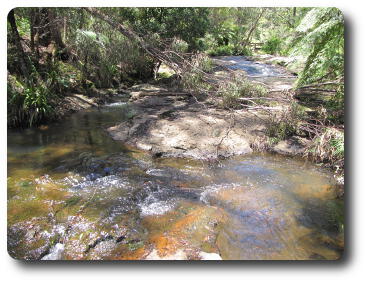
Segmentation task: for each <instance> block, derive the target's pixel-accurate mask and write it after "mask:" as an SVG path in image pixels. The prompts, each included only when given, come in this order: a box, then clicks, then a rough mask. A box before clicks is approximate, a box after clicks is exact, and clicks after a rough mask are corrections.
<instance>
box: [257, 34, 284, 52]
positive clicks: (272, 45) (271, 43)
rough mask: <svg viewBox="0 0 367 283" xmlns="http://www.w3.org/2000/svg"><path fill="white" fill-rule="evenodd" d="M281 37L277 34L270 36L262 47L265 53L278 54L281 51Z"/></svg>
mask: <svg viewBox="0 0 367 283" xmlns="http://www.w3.org/2000/svg"><path fill="white" fill-rule="evenodd" d="M281 42H282V41H281V39H280V38H279V37H277V36H272V37H271V38H269V39H268V40H267V41H266V42H265V43H264V45H263V47H262V48H261V49H262V50H263V51H264V52H265V53H268V54H273V55H274V54H278V53H280V51H281Z"/></svg>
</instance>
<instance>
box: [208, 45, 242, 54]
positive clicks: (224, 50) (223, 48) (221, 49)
mask: <svg viewBox="0 0 367 283" xmlns="http://www.w3.org/2000/svg"><path fill="white" fill-rule="evenodd" d="M234 51H235V50H234V46H233V45H220V46H217V47H215V48H214V49H211V50H209V51H208V54H209V55H211V56H225V55H234Z"/></svg>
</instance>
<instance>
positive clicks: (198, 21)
mask: <svg viewBox="0 0 367 283" xmlns="http://www.w3.org/2000/svg"><path fill="white" fill-rule="evenodd" d="M7 30H8V87H7V90H8V92H7V105H8V126H9V127H29V126H35V125H39V124H41V123H45V122H48V121H51V120H54V119H56V117H58V116H59V115H58V105H60V103H62V101H63V99H64V98H65V97H66V96H68V95H70V94H73V93H82V94H85V95H88V96H92V97H96V98H98V99H100V100H101V101H103V100H104V99H105V97H103V95H104V94H103V93H104V92H101V90H102V89H116V90H121V89H126V88H127V87H130V86H132V85H134V84H136V83H141V82H148V81H157V80H158V81H159V80H162V81H164V80H165V79H166V80H167V79H168V80H171V81H175V82H176V84H177V85H178V86H179V87H180V88H182V89H184V90H186V91H189V92H191V93H192V95H194V96H195V95H203V94H204V95H208V96H217V97H219V98H221V103H220V104H219V106H221V107H224V108H226V109H249V108H251V107H254V106H256V107H257V108H261V107H263V108H264V109H265V108H268V110H267V111H268V112H269V109H271V108H272V106H274V103H276V101H279V99H278V100H276V99H273V100H272V99H271V97H269V95H268V90H267V89H266V87H264V86H263V85H261V84H259V83H253V82H250V81H248V80H247V79H246V78H244V77H238V76H237V75H230V76H228V77H227V80H226V81H224V82H223V81H219V80H218V79H217V77H216V76H215V71H216V68H217V66H215V64H214V63H213V61H212V59H211V56H223V55H226V56H231V55H244V56H251V57H250V58H254V59H256V58H264V57H261V56H264V55H265V54H271V55H272V57H271V58H272V61H271V63H273V64H277V65H279V66H282V67H284V68H286V69H287V70H288V71H289V72H292V73H293V74H294V75H297V76H298V79H297V81H296V84H295V86H294V89H293V90H292V91H291V93H288V94H287V97H286V99H288V102H289V104H288V106H286V107H283V108H282V110H281V111H280V112H272V111H271V110H270V115H272V119H271V121H272V122H271V123H270V125H268V129H267V134H268V136H269V138H270V140H271V141H273V142H274V141H279V140H284V139H287V138H289V137H292V136H294V135H299V136H302V137H306V138H308V139H311V140H312V143H311V145H310V146H309V149H308V151H307V153H306V155H308V156H310V157H312V158H313V159H314V160H315V161H317V162H329V163H332V164H333V166H334V167H335V168H337V170H338V171H340V170H342V169H340V168H343V167H344V161H343V160H344V22H343V16H342V14H341V12H340V11H339V10H338V9H336V8H298V7H297V8H296V7H291V8H228V7H225V8H98V9H96V8H16V9H14V10H12V11H10V12H9V14H8V26H7ZM162 66H166V67H167V68H168V69H169V70H170V72H169V73H162V72H160V71H159V70H160V68H161V67H162ZM172 73H174V74H175V75H173V76H171V75H172ZM168 77H169V78H168ZM265 97H266V99H264V98H265Z"/></svg>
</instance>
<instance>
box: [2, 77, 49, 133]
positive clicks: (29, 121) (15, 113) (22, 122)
mask: <svg viewBox="0 0 367 283" xmlns="http://www.w3.org/2000/svg"><path fill="white" fill-rule="evenodd" d="M52 96H53V95H52V93H51V92H50V89H49V88H48V87H47V86H45V85H42V84H41V85H35V84H32V83H30V82H24V81H20V80H19V79H17V78H15V77H8V125H9V126H33V125H34V124H37V123H39V122H41V121H42V120H43V119H44V118H46V117H50V116H52V114H53V108H52V102H51V99H52Z"/></svg>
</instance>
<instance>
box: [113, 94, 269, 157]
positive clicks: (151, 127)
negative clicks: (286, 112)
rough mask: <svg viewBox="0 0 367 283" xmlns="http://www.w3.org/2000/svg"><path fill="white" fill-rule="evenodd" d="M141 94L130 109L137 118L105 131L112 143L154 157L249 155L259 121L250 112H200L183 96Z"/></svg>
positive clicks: (193, 103)
mask: <svg viewBox="0 0 367 283" xmlns="http://www.w3.org/2000/svg"><path fill="white" fill-rule="evenodd" d="M154 93H155V95H152V94H151V92H150V91H149V93H148V94H143V95H141V98H139V99H138V100H136V101H134V102H133V103H132V105H131V108H132V109H133V110H134V111H135V113H136V115H135V116H134V117H133V118H132V119H131V120H129V121H124V122H122V123H121V124H118V125H116V126H113V127H110V128H108V129H107V131H108V133H109V134H110V135H111V136H112V138H113V139H114V140H119V141H122V142H125V143H127V144H129V145H132V146H135V147H137V148H139V149H142V150H145V151H151V152H153V154H155V153H159V155H160V156H171V157H190V158H195V159H215V158H218V157H228V156H232V155H239V154H247V153H250V152H252V149H251V147H250V142H249V140H250V139H251V135H253V134H252V130H253V129H255V128H256V129H257V128H259V125H260V123H263V122H261V120H260V119H257V118H256V117H255V118H254V116H251V117H250V114H249V113H241V114H235V115H230V114H229V113H228V112H227V111H225V110H220V109H202V108H201V107H200V106H199V105H198V104H197V103H195V102H193V101H192V103H189V102H188V101H186V100H187V98H185V97H184V98H185V99H184V100H182V96H181V97H180V96H172V95H171V94H169V95H164V92H163V93H162V92H158V93H157V92H156V90H154Z"/></svg>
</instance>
